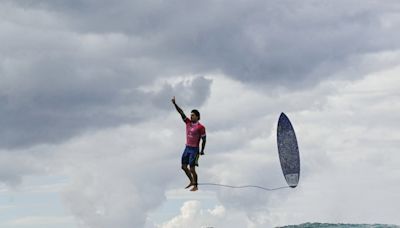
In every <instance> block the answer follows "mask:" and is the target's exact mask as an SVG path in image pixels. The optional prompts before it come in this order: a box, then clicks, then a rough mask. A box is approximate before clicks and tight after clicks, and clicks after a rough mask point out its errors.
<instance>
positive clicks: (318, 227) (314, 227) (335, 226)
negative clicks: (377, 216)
mask: <svg viewBox="0 0 400 228" xmlns="http://www.w3.org/2000/svg"><path fill="white" fill-rule="evenodd" d="M277 228H400V226H398V225H387V224H345V223H303V224H300V225H290V226H280V227H277Z"/></svg>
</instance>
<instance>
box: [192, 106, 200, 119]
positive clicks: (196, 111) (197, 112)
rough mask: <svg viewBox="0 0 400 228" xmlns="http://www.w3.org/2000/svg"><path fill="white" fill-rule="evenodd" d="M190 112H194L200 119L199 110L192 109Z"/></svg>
mask: <svg viewBox="0 0 400 228" xmlns="http://www.w3.org/2000/svg"><path fill="white" fill-rule="evenodd" d="M192 113H194V114H195V115H196V116H197V117H199V120H200V112H199V111H198V110H197V109H193V110H192Z"/></svg>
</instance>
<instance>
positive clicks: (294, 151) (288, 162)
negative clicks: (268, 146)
mask: <svg viewBox="0 0 400 228" xmlns="http://www.w3.org/2000/svg"><path fill="white" fill-rule="evenodd" d="M277 142H278V153H279V160H280V162H281V167H282V172H283V175H284V176H285V179H286V182H287V184H288V185H289V186H290V187H292V188H295V187H296V186H297V185H298V183H299V179H300V154H299V147H298V144H297V139H296V133H295V132H294V129H293V126H292V124H291V123H290V120H289V118H288V117H287V116H286V115H285V113H283V112H282V113H281V115H280V117H279V121H278V128H277Z"/></svg>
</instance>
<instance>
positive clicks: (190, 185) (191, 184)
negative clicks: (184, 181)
mask: <svg viewBox="0 0 400 228" xmlns="http://www.w3.org/2000/svg"><path fill="white" fill-rule="evenodd" d="M192 186H193V183H190V184H189V185H188V186H186V188H185V189H187V188H190V187H192Z"/></svg>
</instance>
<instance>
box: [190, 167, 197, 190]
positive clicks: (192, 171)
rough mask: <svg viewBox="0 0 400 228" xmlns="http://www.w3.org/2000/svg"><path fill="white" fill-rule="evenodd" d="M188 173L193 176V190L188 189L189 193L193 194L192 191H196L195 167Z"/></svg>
mask: <svg viewBox="0 0 400 228" xmlns="http://www.w3.org/2000/svg"><path fill="white" fill-rule="evenodd" d="M190 173H191V174H192V176H193V182H192V183H193V188H192V189H190V191H192V192H194V191H197V190H198V188H197V173H196V167H195V166H193V167H190Z"/></svg>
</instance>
